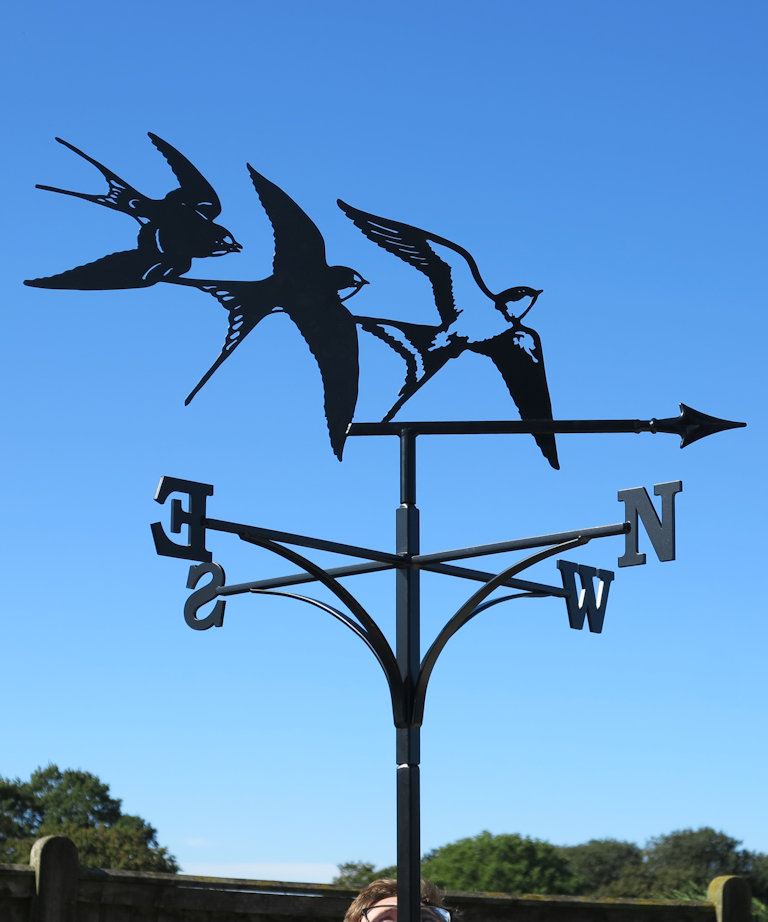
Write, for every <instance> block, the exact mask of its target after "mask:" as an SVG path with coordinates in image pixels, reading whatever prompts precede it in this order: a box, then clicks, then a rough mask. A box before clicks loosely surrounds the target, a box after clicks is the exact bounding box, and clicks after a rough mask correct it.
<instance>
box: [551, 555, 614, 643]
mask: <svg viewBox="0 0 768 922" xmlns="http://www.w3.org/2000/svg"><path fill="white" fill-rule="evenodd" d="M557 569H558V570H559V571H560V575H561V577H562V580H563V589H565V590H566V592H567V593H568V595H567V596H566V597H565V604H566V605H567V606H568V623H569V624H570V626H571V627H572V628H573V629H574V630H575V631H580V630H581V629H582V628H583V627H584V616H585V615H586V616H587V622H588V623H589V629H590V631H592V633H593V634H599V633H600V632H601V631H602V630H603V621H604V619H605V609H606V608H607V606H608V590H609V589H610V587H611V581H612V580H613V576H614V574H613V573H612V572H611V571H610V570H596V569H595V568H594V567H587V566H584V564H580V563H571V561H570V560H558V561H557ZM577 573H578V574H579V580H580V582H581V589H580V590H579V589H577V587H576V574H577ZM593 579H597V580H599V582H598V586H597V593H595V586H594V583H593V582H592V580H593Z"/></svg>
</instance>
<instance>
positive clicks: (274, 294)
mask: <svg viewBox="0 0 768 922" xmlns="http://www.w3.org/2000/svg"><path fill="white" fill-rule="evenodd" d="M248 171H249V173H250V175H251V180H252V181H253V185H254V188H255V189H256V192H257V194H258V196H259V199H260V201H261V204H262V206H263V208H264V210H265V211H266V213H267V217H268V218H269V221H270V224H271V225H272V230H273V234H274V240H275V253H274V260H273V263H272V275H270V276H269V277H268V278H265V279H260V280H257V281H250V282H248V281H218V280H215V279H190V278H173V279H166V281H169V282H173V283H174V284H176V285H189V286H192V287H194V288H198V289H200V290H201V291H205V292H208V294H211V295H213V297H215V298H216V299H217V300H218V301H219V303H220V304H221V305H222V306H223V307H224V308H226V310H227V312H228V313H229V327H228V329H227V334H226V337H225V339H224V345H223V346H222V349H221V352H220V353H219V355H218V357H217V358H216V361H215V362H214V363H213V364H212V365H211V367H210V368H209V369H208V371H206V373H205V374H204V375H203V377H202V378H201V379H200V381H198V383H197V384H196V385H195V387H194V388H193V390H192V392H191V393H190V394H189V396H188V397H187V399H186V401H185V404H189V402H190V401H191V400H192V399H193V397H194V396H195V394H197V392H198V391H199V390H200V388H201V387H203V385H204V384H205V383H206V381H208V379H209V378H210V377H211V375H212V374H213V373H214V372H215V371H216V369H217V368H218V367H219V366H220V365H221V364H222V363H223V362H224V361H225V360H226V359H227V358H228V357H229V356H230V355H232V353H233V352H234V351H235V349H236V348H237V347H238V346H239V345H240V343H241V342H242V341H243V340H244V339H245V337H246V336H247V335H248V334H249V333H250V332H251V330H252V329H253V328H254V327H255V326H256V325H257V324H258V323H259V321H261V320H263V319H264V317H266V316H267V315H268V314H272V313H281V312H282V313H286V314H288V316H289V317H290V318H291V320H292V321H293V322H294V323H295V324H296V326H297V327H298V328H299V331H300V333H301V335H302V336H303V337H304V340H305V341H306V343H307V345H308V346H309V348H310V351H311V352H312V355H313V356H314V358H315V361H316V362H317V364H318V367H319V369H320V375H321V377H322V381H323V390H324V397H325V417H326V420H327V423H328V432H329V435H330V438H331V446H332V448H333V451H334V454H335V455H336V457H337V458H338V459H339V460H341V456H342V452H343V449H344V442H345V440H346V437H347V427H348V426H349V423H350V422H351V421H352V416H353V415H354V412H355V404H356V403H357V385H358V376H359V369H358V361H357V352H358V350H357V327H356V323H355V320H354V318H353V317H352V315H351V314H350V313H349V311H348V310H347V309H346V307H344V305H343V303H342V302H343V301H346V300H347V299H348V298H351V297H352V295H354V294H356V293H357V292H358V291H359V290H360V289H361V288H362V287H363V285H367V284H368V283H367V282H366V280H365V279H364V278H363V277H362V276H361V275H360V274H359V273H357V272H356V271H355V270H354V269H350V268H349V267H348V266H329V265H328V263H327V262H326V256H325V242H324V240H323V237H322V235H321V233H320V231H319V230H318V228H317V227H316V225H315V224H314V223H313V221H312V220H311V219H310V218H309V217H308V216H307V215H306V214H305V212H304V211H302V209H301V208H300V207H299V206H298V205H297V204H296V202H294V201H293V199H292V198H290V197H289V196H288V195H286V193H285V192H283V190H282V189H280V188H278V187H277V186H276V185H275V184H274V183H272V182H270V181H269V180H268V179H266V178H265V177H264V176H262V175H261V174H260V173H257V172H256V170H254V169H253V167H252V166H251V165H250V164H248ZM346 289H352V291H351V292H350V293H349V294H347V295H345V296H344V297H343V298H342V297H341V292H342V291H345V290H346Z"/></svg>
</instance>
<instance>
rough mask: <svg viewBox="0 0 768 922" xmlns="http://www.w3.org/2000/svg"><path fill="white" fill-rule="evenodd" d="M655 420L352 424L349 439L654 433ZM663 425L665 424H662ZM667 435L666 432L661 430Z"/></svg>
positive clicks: (655, 427) (539, 420) (537, 420)
mask: <svg viewBox="0 0 768 922" xmlns="http://www.w3.org/2000/svg"><path fill="white" fill-rule="evenodd" d="M660 422H662V420H656V419H528V420H507V419H501V420H456V421H418V422H402V423H352V424H351V425H350V427H349V431H348V433H347V434H348V435H400V434H401V433H402V432H403V431H409V432H412V433H413V434H414V435H514V434H517V433H527V434H533V435H539V434H543V433H560V432H562V433H568V432H573V433H579V432H637V433H639V432H656V431H657V429H658V428H660V427H659V426H658V425H657V424H658V423H660ZM664 422H666V421H664ZM662 431H666V430H662Z"/></svg>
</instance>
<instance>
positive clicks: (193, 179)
mask: <svg viewBox="0 0 768 922" xmlns="http://www.w3.org/2000/svg"><path fill="white" fill-rule="evenodd" d="M147 134H148V135H149V139H150V140H151V141H152V143H153V144H154V145H155V147H156V148H157V149H158V150H159V151H160V153H161V154H162V155H163V156H164V157H165V159H166V160H167V161H168V166H170V168H171V169H172V170H173V172H174V175H175V176H176V179H178V181H179V187H180V188H179V191H180V192H181V196H178V198H181V200H182V201H183V202H184V204H186V205H189V206H191V207H192V208H194V209H195V211H197V212H199V213H200V214H201V215H202V216H203V217H204V218H207V219H208V220H209V221H212V220H213V219H214V218H215V217H217V216H218V215H219V214H221V202H220V201H219V197H218V195H216V192H215V190H214V188H213V186H212V185H211V184H210V183H209V182H208V180H207V179H206V178H205V177H204V176H203V174H202V173H201V172H200V171H199V170H198V169H197V167H196V166H193V164H191V163H190V162H189V160H187V158H186V157H185V156H184V155H183V154H181V153H179V151H177V150H176V148H175V147H172V146H171V145H170V144H169V143H168V142H167V141H164V140H163V139H162V138H158V136H157V135H156V134H152V132H151V131H148V132H147Z"/></svg>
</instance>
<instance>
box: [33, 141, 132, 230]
mask: <svg viewBox="0 0 768 922" xmlns="http://www.w3.org/2000/svg"><path fill="white" fill-rule="evenodd" d="M56 140H57V141H58V142H59V144H63V145H64V147H68V148H69V149H70V150H71V151H74V152H75V153H76V154H77V155H78V156H79V157H82V158H83V160H87V161H88V163H92V164H93V165H94V166H95V167H96V169H97V170H98V171H99V172H100V173H101V175H102V176H103V177H104V178H105V179H106V181H107V183H108V184H109V191H108V192H107V194H106V195H90V194H88V193H87V192H71V191H70V190H69V189H59V188H57V187H56V186H41V185H39V184H38V185H37V186H36V187H35V188H37V189H45V191H46V192H60V193H61V194H62V195H73V196H74V197H75V198H82V199H85V200H86V201H88V202H95V203H96V204H97V205H104V206H105V207H106V208H114V209H115V211H122V212H123V214H128V215H131V216H132V217H134V218H136V220H137V221H139V223H142V222H143V221H145V220H147V214H146V212H147V209H146V204H147V203H148V202H149V199H148V198H147V197H146V196H145V195H142V194H141V192H139V191H137V190H136V189H134V188H133V186H129V185H128V183H127V182H126V181H125V180H124V179H121V178H120V177H119V176H118V175H117V173H113V172H112V170H110V169H109V168H108V167H105V166H104V164H103V163H99V161H98V160H94V159H93V157H89V156H88V154H86V153H84V152H83V151H81V150H80V149H79V148H78V147H75V146H74V144H70V143H69V141H63V140H62V139H61V138H56Z"/></svg>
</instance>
